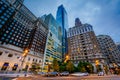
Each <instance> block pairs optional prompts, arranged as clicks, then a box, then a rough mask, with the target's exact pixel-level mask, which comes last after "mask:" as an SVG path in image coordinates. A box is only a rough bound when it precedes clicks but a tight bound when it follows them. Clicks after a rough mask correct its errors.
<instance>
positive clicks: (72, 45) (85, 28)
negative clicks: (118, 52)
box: [67, 18, 105, 72]
mask: <svg viewBox="0 0 120 80" xmlns="http://www.w3.org/2000/svg"><path fill="white" fill-rule="evenodd" d="M67 35H68V36H67V37H68V53H69V56H70V60H71V61H73V63H74V64H76V65H77V64H78V63H79V61H82V62H90V63H92V64H93V66H94V72H96V71H97V69H98V68H97V69H96V67H97V66H99V68H101V69H103V65H104V64H105V61H104V57H103V56H102V54H101V51H100V49H99V46H98V42H97V39H96V36H95V33H94V31H93V28H92V26H91V25H90V24H82V23H81V21H80V20H79V18H76V19H75V26H74V27H72V28H69V30H68V33H67Z"/></svg>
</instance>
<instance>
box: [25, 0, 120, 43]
mask: <svg viewBox="0 0 120 80" xmlns="http://www.w3.org/2000/svg"><path fill="white" fill-rule="evenodd" d="M61 4H63V5H64V7H65V9H66V11H67V13H68V21H69V27H73V26H74V20H75V18H76V17H79V18H80V20H81V22H82V23H89V24H91V25H93V28H94V31H95V33H96V34H97V35H99V34H107V35H110V36H111V37H112V38H113V39H114V40H115V42H118V41H119V42H120V22H119V21H120V0H35V1H34V0H25V5H26V6H27V7H28V8H29V9H30V10H31V11H32V12H33V13H34V14H35V15H36V16H42V15H44V14H48V13H52V14H53V15H54V17H56V11H57V7H58V6H59V5H61Z"/></svg>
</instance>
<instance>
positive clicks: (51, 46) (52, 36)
mask: <svg viewBox="0 0 120 80" xmlns="http://www.w3.org/2000/svg"><path fill="white" fill-rule="evenodd" d="M42 18H43V20H44V22H45V23H46V24H47V26H48V27H49V33H48V37H47V42H46V48H45V54H44V62H43V67H44V68H43V71H50V64H52V62H53V59H54V58H55V59H57V60H58V61H61V60H62V34H61V27H60V26H59V25H58V23H57V21H56V20H55V19H54V17H53V16H52V15H51V14H49V15H44V16H42Z"/></svg>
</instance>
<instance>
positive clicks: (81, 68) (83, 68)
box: [78, 62, 86, 72]
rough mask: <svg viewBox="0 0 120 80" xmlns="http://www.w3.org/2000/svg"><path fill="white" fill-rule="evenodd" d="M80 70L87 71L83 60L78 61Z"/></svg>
mask: <svg viewBox="0 0 120 80" xmlns="http://www.w3.org/2000/svg"><path fill="white" fill-rule="evenodd" d="M78 71H80V72H85V71H86V70H85V67H84V63H83V62H79V63H78Z"/></svg>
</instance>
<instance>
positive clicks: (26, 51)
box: [20, 48, 29, 70]
mask: <svg viewBox="0 0 120 80" xmlns="http://www.w3.org/2000/svg"><path fill="white" fill-rule="evenodd" d="M28 52H29V49H28V48H26V49H25V50H24V51H23V54H22V62H21V68H20V70H22V66H23V63H24V60H25V58H26V56H27V55H28Z"/></svg>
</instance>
